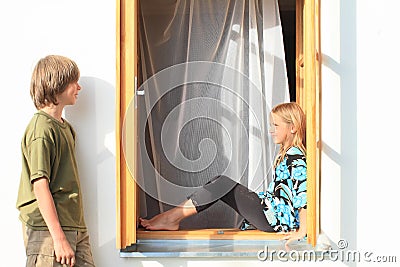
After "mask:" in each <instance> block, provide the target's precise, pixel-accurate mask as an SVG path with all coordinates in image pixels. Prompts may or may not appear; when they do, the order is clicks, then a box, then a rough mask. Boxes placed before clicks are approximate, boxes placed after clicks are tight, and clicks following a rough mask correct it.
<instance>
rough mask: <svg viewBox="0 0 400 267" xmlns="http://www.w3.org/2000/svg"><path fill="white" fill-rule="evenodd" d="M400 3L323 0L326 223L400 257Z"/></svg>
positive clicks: (343, 235) (342, 235) (335, 237)
mask: <svg viewBox="0 0 400 267" xmlns="http://www.w3.org/2000/svg"><path fill="white" fill-rule="evenodd" d="M398 7H400V4H399V2H398V1H394V0H392V1H390V0H386V1H370V0H362V1H344V0H342V1H331V0H322V1H321V41H322V47H321V50H322V51H321V52H322V74H321V75H322V145H323V149H322V178H321V179H322V182H321V228H322V230H323V231H324V232H325V233H326V235H327V236H328V237H329V238H331V240H332V241H334V242H337V241H339V240H340V239H345V240H346V241H347V242H348V244H349V248H352V249H357V250H360V251H364V252H372V253H373V254H372V255H373V256H379V255H386V256H389V255H397V262H398V261H399V258H400V257H399V255H400V253H399V252H398V250H396V246H395V245H394V244H395V242H396V240H395V239H394V236H398V234H396V228H397V227H396V226H395V225H396V224H397V222H396V219H394V217H395V216H396V215H395V210H396V209H397V208H396V204H397V203H398V197H397V196H398V187H399V184H400V183H399V178H398V177H399V175H397V158H396V154H397V153H396V152H397V151H398V150H399V143H398V141H397V139H398V137H397V132H396V131H395V130H394V129H395V127H396V125H397V122H398V121H399V119H398V118H397V116H398V115H397V114H399V111H398V104H397V103H398V97H399V96H400V93H399V89H400V86H399V85H398V82H397V77H398V76H399V75H398V73H397V72H398V71H397V69H398V67H397V63H398V62H399V60H400V57H399V53H398V52H397V47H399V45H400V41H399V38H398V37H397V35H398V27H397V26H396V25H398V10H399V9H398Z"/></svg>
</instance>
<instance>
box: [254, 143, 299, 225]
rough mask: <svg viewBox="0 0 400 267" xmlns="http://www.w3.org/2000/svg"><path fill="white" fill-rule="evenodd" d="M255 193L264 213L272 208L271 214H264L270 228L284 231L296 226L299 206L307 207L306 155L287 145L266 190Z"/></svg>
mask: <svg viewBox="0 0 400 267" xmlns="http://www.w3.org/2000/svg"><path fill="white" fill-rule="evenodd" d="M258 195H259V197H260V198H261V199H262V201H263V203H264V204H265V207H264V213H265V214H267V212H268V209H272V210H273V212H274V215H275V218H276V219H275V218H274V219H272V220H271V218H269V220H268V218H267V220H268V221H269V223H270V224H271V226H272V227H274V230H275V231H277V232H281V231H283V232H287V231H290V230H292V229H298V228H299V225H300V222H299V210H300V209H301V208H304V209H305V208H307V164H306V157H305V155H304V154H303V152H301V150H300V149H299V148H297V147H291V148H290V149H289V150H288V151H287V152H286V155H285V157H284V160H282V162H280V163H279V164H278V166H277V167H276V168H275V177H274V179H273V181H272V182H271V183H270V184H269V186H268V190H267V191H266V192H260V193H259V194H258Z"/></svg>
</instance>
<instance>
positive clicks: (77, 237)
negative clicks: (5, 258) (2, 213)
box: [22, 225, 95, 267]
mask: <svg viewBox="0 0 400 267" xmlns="http://www.w3.org/2000/svg"><path fill="white" fill-rule="evenodd" d="M22 228H23V236H24V244H25V249H26V256H27V260H26V266H27V267H33V266H38V267H50V266H51V267H53V266H54V267H56V266H57V267H61V266H67V265H66V264H60V263H58V262H57V261H56V257H55V253H54V246H53V239H52V237H51V235H50V232H49V231H35V230H32V229H30V228H28V227H26V226H25V225H23V227H22ZM64 233H65V236H66V238H67V240H68V242H69V243H70V245H71V247H72V249H73V250H74V252H75V261H76V262H75V265H74V266H76V267H80V266H95V265H94V262H93V257H92V251H91V248H90V243H89V234H88V232H77V231H64Z"/></svg>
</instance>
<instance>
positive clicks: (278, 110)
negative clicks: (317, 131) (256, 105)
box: [271, 102, 306, 165]
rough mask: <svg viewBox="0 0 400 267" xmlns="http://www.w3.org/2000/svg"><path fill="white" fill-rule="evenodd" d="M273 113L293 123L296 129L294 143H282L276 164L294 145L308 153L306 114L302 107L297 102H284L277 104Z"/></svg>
mask: <svg viewBox="0 0 400 267" xmlns="http://www.w3.org/2000/svg"><path fill="white" fill-rule="evenodd" d="M271 114H274V115H276V116H278V117H280V118H281V119H282V120H283V121H285V122H286V123H288V124H292V125H293V126H294V128H295V130H296V131H295V133H293V139H292V143H291V144H289V145H287V146H286V147H285V146H283V145H281V147H280V150H279V154H278V157H277V159H276V162H275V165H276V164H279V163H280V162H281V161H282V160H283V157H284V155H285V154H286V152H287V150H288V149H289V148H290V147H292V146H295V147H298V148H299V149H300V150H301V151H302V152H303V153H304V155H306V116H305V114H304V112H303V110H302V109H301V107H300V106H299V105H298V104H297V103H295V102H289V103H283V104H279V105H277V106H275V107H274V108H273V109H272V110H271Z"/></svg>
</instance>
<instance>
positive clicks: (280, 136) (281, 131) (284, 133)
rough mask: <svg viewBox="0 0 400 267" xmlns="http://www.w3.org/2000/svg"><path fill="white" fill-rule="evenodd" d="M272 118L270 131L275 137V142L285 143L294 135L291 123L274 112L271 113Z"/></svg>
mask: <svg viewBox="0 0 400 267" xmlns="http://www.w3.org/2000/svg"><path fill="white" fill-rule="evenodd" d="M271 120H272V121H271V125H270V129H269V132H270V133H271V136H272V138H273V139H274V143H275V144H280V145H284V144H285V143H286V142H287V141H289V140H290V138H291V137H292V133H291V131H292V127H291V124H289V123H287V122H285V121H283V120H282V118H281V117H279V116H277V115H275V114H274V113H271Z"/></svg>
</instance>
